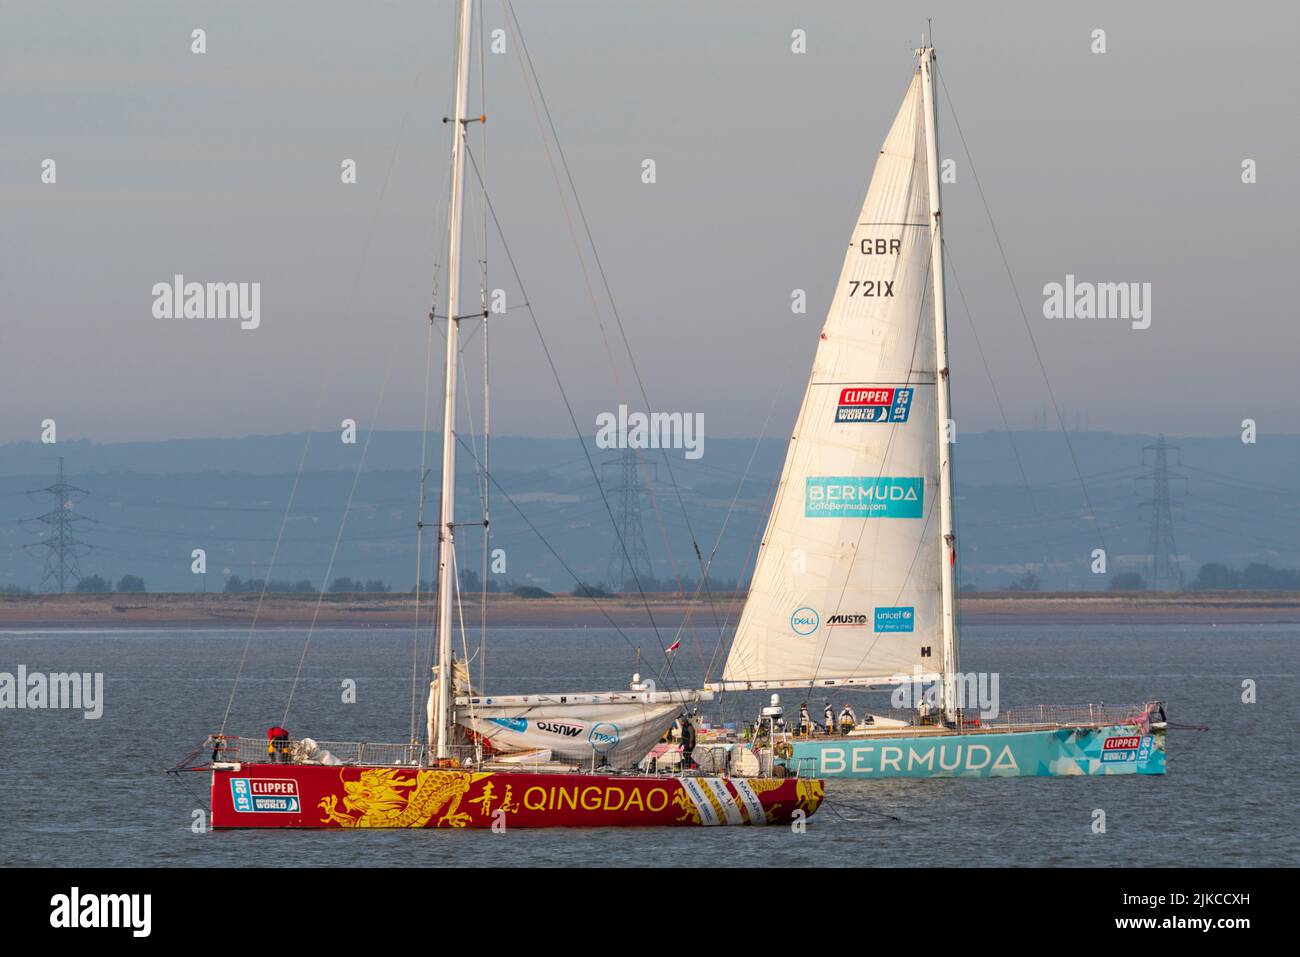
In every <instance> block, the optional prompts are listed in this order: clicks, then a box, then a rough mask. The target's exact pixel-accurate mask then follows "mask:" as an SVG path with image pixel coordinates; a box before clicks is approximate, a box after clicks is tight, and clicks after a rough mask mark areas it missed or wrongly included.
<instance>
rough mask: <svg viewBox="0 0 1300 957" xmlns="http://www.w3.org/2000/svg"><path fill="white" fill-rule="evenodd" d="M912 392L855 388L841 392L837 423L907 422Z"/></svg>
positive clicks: (892, 389) (837, 409)
mask: <svg viewBox="0 0 1300 957" xmlns="http://www.w3.org/2000/svg"><path fill="white" fill-rule="evenodd" d="M911 408H912V390H911V389H910V388H907V389H894V388H884V389H881V388H866V387H862V388H859V387H853V388H848V389H844V390H842V391H841V392H840V401H839V405H838V406H837V407H836V409H835V421H836V422H906V421H907V413H908V411H909V410H910V409H911Z"/></svg>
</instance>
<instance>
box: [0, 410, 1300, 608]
mask: <svg viewBox="0 0 1300 957" xmlns="http://www.w3.org/2000/svg"><path fill="white" fill-rule="evenodd" d="M308 439H310V443H309V445H308V446H307V447H308V454H307V458H306V460H305V467H304V471H303V474H302V477H301V480H300V482H299V484H298V490H297V494H296V498H295V502H294V508H293V511H292V512H291V514H290V517H289V519H288V521H287V522H285V523H284V528H283V534H282V535H281V521H282V518H283V514H284V507H285V504H286V502H287V501H288V498H289V495H290V492H291V490H292V488H293V486H294V479H295V476H296V475H297V470H298V464H299V461H300V460H301V459H302V455H303V449H304V444H305V443H307V442H308ZM361 439H364V436H361ZM437 441H438V437H436V436H434V437H431V439H430V443H431V444H430V448H431V450H434V453H433V454H431V456H430V460H431V461H433V460H436V457H437V456H436V449H437ZM1154 441H1155V438H1154V437H1152V436H1145V435H1118V434H1113V433H1100V432H1095V433H1094V432H1072V433H1069V434H1068V445H1067V436H1063V435H1062V434H1061V433H1059V432H1017V433H1010V434H1008V433H999V432H986V433H978V434H959V436H958V442H957V447H956V452H955V462H956V480H957V508H958V536H959V541H960V558H961V562H960V573H961V579H962V582H963V583H964V584H965V585H966V586H968V587H970V586H973V587H976V588H981V589H1002V588H1005V587H1007V586H1008V585H1009V584H1010V583H1011V582H1012V581H1013V580H1015V579H1017V578H1019V577H1020V576H1022V575H1024V574H1025V573H1026V572H1029V571H1032V572H1033V573H1034V574H1035V575H1036V576H1037V577H1038V579H1039V581H1040V582H1041V587H1043V588H1044V589H1087V590H1091V589H1102V588H1105V587H1106V583H1107V581H1108V576H1097V575H1093V574H1091V572H1090V564H1091V561H1092V550H1093V549H1094V548H1099V547H1105V548H1106V550H1107V554H1108V558H1109V566H1108V571H1109V572H1110V573H1111V574H1114V573H1118V572H1125V571H1129V572H1139V573H1142V572H1144V570H1145V563H1146V561H1147V556H1148V554H1149V541H1148V539H1149V531H1150V508H1149V506H1147V505H1145V504H1144V503H1145V502H1147V501H1149V500H1150V498H1151V482H1150V481H1147V480H1145V479H1144V478H1143V477H1144V476H1148V475H1149V474H1150V472H1151V469H1150V465H1149V463H1150V454H1149V453H1148V455H1147V463H1148V464H1146V465H1144V464H1143V453H1142V449H1143V446H1145V445H1150V444H1152V443H1153V442H1154ZM420 442H421V438H420V435H419V434H418V433H414V432H384V433H378V434H376V435H375V437H374V439H373V440H372V442H371V445H370V448H369V450H368V452H367V455H366V461H365V469H364V470H363V472H362V474H361V479H360V482H359V484H358V487H357V491H356V493H355V497H354V499H353V505H352V509H351V511H350V513H349V515H348V518H347V523H346V526H345V527H344V528H343V533H342V537H341V539H340V546H339V549H338V553H337V555H336V557H335V560H334V563H333V566H332V567H331V568H330V571H329V575H330V578H331V579H332V578H334V577H338V576H350V577H352V578H354V579H361V580H370V579H376V578H378V579H383V580H385V581H387V582H389V583H391V584H393V585H396V586H398V587H404V588H405V587H410V585H411V584H412V583H413V581H414V578H415V535H416V518H417V503H418V476H417V472H418V463H419V461H420ZM1169 442H1170V443H1171V444H1173V445H1177V446H1180V447H1181V453H1171V454H1170V465H1171V475H1172V476H1173V478H1172V480H1171V498H1172V501H1173V503H1174V507H1173V519H1174V533H1175V541H1176V546H1177V551H1178V553H1179V558H1180V563H1181V565H1182V569H1183V572H1184V575H1185V578H1186V580H1187V581H1188V582H1190V581H1191V580H1192V578H1193V577H1194V576H1195V574H1196V571H1197V569H1198V568H1199V566H1200V565H1201V564H1204V563H1207V562H1220V563H1222V564H1225V565H1227V566H1229V567H1232V568H1243V567H1245V565H1247V564H1249V563H1250V562H1263V563H1268V564H1271V565H1274V566H1276V567H1280V568H1294V567H1297V566H1300V436H1267V435H1265V436H1261V438H1260V440H1259V442H1258V443H1257V444H1255V445H1243V444H1242V443H1241V442H1240V440H1239V439H1238V438H1237V437H1236V436H1235V435H1234V436H1229V437H1225V438H1217V439H1216V438H1200V437H1198V438H1186V439H1177V438H1172V437H1171V438H1170V439H1169ZM361 447H362V446H361V442H360V441H359V442H358V443H357V444H356V445H344V444H342V443H341V442H340V441H339V436H338V434H337V433H318V434H313V435H311V436H310V437H309V436H307V435H304V434H292V435H277V436H251V437H248V438H239V439H190V440H174V441H164V442H132V443H121V444H98V443H93V442H88V441H75V442H60V443H59V444H58V445H57V446H45V445H40V444H37V443H31V442H21V443H9V444H6V445H0V586H5V585H14V586H22V587H29V588H31V587H36V586H38V585H39V584H40V581H41V576H42V569H43V565H42V557H41V554H40V550H39V549H36V550H35V552H33V550H29V549H24V548H23V546H24V545H31V544H35V543H38V542H39V541H40V536H41V534H42V532H43V531H44V528H43V527H42V526H40V525H39V524H32V523H30V522H28V521H26V520H28V519H30V518H32V517H34V516H36V515H39V514H41V513H42V512H46V511H48V510H49V509H50V508H51V507H52V504H53V503H52V499H51V497H50V496H48V495H45V496H41V495H30V494H28V490H32V489H38V488H41V487H44V486H47V485H49V484H50V483H51V482H52V481H53V476H54V473H55V471H56V469H57V459H58V457H59V456H63V457H64V459H65V461H66V467H67V471H68V476H69V479H70V481H72V482H73V484H76V485H78V486H81V487H83V488H85V489H87V490H88V491H89V492H90V493H91V494H90V495H89V497H87V498H86V499H85V500H84V501H82V502H79V503H78V504H77V505H76V510H77V513H78V514H80V515H85V516H87V517H89V518H91V519H93V520H94V521H93V522H87V523H84V524H83V525H82V526H81V527H80V528H79V529H78V535H79V536H80V537H81V538H82V539H84V540H85V541H86V542H87V543H89V544H90V545H92V546H93V547H92V548H91V549H90V550H88V551H86V552H85V553H84V554H82V555H81V557H80V567H81V571H82V572H83V573H84V574H88V575H89V574H98V575H101V576H103V577H104V578H105V579H108V580H109V581H117V580H118V579H119V578H120V577H121V576H122V575H124V574H128V573H132V574H137V575H140V576H141V577H142V578H144V580H145V582H146V584H147V586H148V587H149V588H150V589H151V590H194V591H197V590H201V589H202V588H203V587H204V582H203V581H202V580H200V579H199V578H197V577H196V576H194V575H192V574H191V573H190V564H191V558H190V555H191V552H192V551H193V549H195V548H203V549H205V550H206V553H207V557H208V565H209V570H208V576H207V580H206V587H207V589H208V590H212V591H219V590H221V588H222V587H223V585H224V572H225V570H226V569H229V570H230V573H231V574H232V575H238V576H240V577H241V578H245V579H247V578H250V577H252V578H257V577H259V576H264V575H265V574H266V569H267V564H268V562H269V561H270V559H271V556H272V553H273V551H274V550H275V547H276V540H277V538H280V550H279V555H278V558H277V560H276V563H275V567H274V569H273V570H272V572H271V574H272V577H274V578H277V579H284V580H288V581H299V580H301V579H308V580H310V581H311V582H312V583H313V584H314V585H319V584H320V582H321V579H322V578H323V577H324V576H325V574H326V569H327V567H330V566H329V563H330V556H331V552H332V551H333V548H334V543H335V539H336V537H337V536H338V535H339V525H340V519H341V517H342V515H343V507H344V503H346V502H347V501H348V497H349V493H350V490H351V487H352V481H353V475H354V473H355V470H356V467H357V463H358V461H359V460H360V455H361ZM754 453H755V442H754V440H752V439H711V438H710V439H706V441H705V445H704V456H703V458H701V459H698V460H695V461H690V460H686V459H685V458H684V457H683V456H682V455H681V453H680V452H677V453H669V455H670V456H671V457H670V458H668V459H667V460H666V461H665V459H664V453H662V452H658V451H650V452H647V456H648V460H649V461H650V462H654V463H657V464H656V465H655V467H654V468H653V469H652V473H653V475H652V482H653V499H652V498H651V495H650V494H649V493H647V492H645V491H643V492H642V498H641V510H642V515H643V526H644V534H645V540H646V543H647V549H648V551H649V553H650V559H651V561H652V563H653V569H652V573H653V576H654V577H655V578H657V579H660V580H662V581H666V582H671V581H674V580H675V579H676V578H677V577H678V576H680V579H681V580H682V581H683V582H684V583H685V584H686V587H687V588H688V589H690V588H693V586H694V583H695V581H696V579H697V577H698V574H699V564H698V562H697V560H696V558H695V554H694V549H693V547H692V543H691V539H690V535H689V534H688V532H687V528H688V525H689V528H690V529H691V530H692V531H693V532H694V535H695V538H696V540H697V542H698V544H699V547H700V550H701V552H702V553H703V554H704V555H705V556H707V555H709V554H710V553H711V552H713V551H714V549H715V545H716V550H717V557H716V559H715V562H714V564H713V566H712V569H711V576H712V577H713V578H715V579H719V580H720V581H722V582H724V583H725V582H727V581H734V580H736V579H738V578H739V579H741V580H742V584H743V579H744V578H745V577H746V576H747V575H748V573H749V570H750V568H751V567H752V561H753V558H752V556H753V548H754V545H755V543H756V541H757V539H758V536H759V535H760V534H761V532H762V525H763V523H764V521H765V519H766V515H767V510H768V507H769V504H770V497H771V495H772V492H773V489H774V483H775V480H776V478H777V476H778V474H779V471H780V468H781V463H782V460H783V457H784V454H785V439H784V438H781V439H767V440H765V441H763V442H761V443H759V445H758V450H757V453H756V454H754ZM751 454H753V455H754V462H753V465H752V467H751V468H750V470H749V474H748V476H747V479H746V481H745V482H744V484H743V487H741V484H740V483H741V480H742V478H744V477H745V468H746V463H747V462H748V461H749V459H750V456H751ZM588 455H589V456H590V458H591V460H592V462H594V463H595V465H596V469H597V472H598V473H599V474H600V475H601V476H602V479H603V481H604V482H605V489H606V496H605V498H606V500H607V501H609V502H610V507H611V508H612V507H614V506H615V504H616V502H617V495H618V489H617V487H616V486H617V482H616V479H617V478H618V470H617V469H614V468H610V467H608V466H607V465H606V463H611V464H612V463H613V462H614V461H616V459H617V455H618V453H617V452H611V451H608V450H601V449H595V448H591V447H589V448H587V449H586V450H585V451H584V449H583V448H582V446H580V445H579V443H578V442H577V440H576V439H567V440H566V439H527V438H512V437H504V438H495V439H493V443H492V463H493V474H494V477H495V479H496V482H498V483H499V484H500V486H501V488H503V489H504V490H505V492H506V493H508V494H509V496H510V497H511V498H512V499H513V500H514V503H515V505H514V506H512V505H511V503H510V502H509V501H507V500H506V498H505V496H503V495H502V494H501V493H500V492H499V491H497V489H496V488H493V489H492V547H493V548H502V549H504V550H505V557H506V571H505V572H504V573H503V574H502V575H501V576H500V578H501V580H502V581H503V582H504V581H505V580H508V581H509V582H511V583H512V584H514V585H520V584H524V585H535V586H538V587H542V588H547V589H548V590H552V591H561V592H564V593H567V592H569V591H570V590H571V589H572V588H573V587H574V585H575V584H576V581H575V578H577V579H580V580H581V581H583V582H585V583H588V584H598V583H601V582H604V581H607V580H608V578H609V572H610V568H609V565H610V559H611V556H612V553H613V546H614V545H615V542H616V540H615V538H614V536H613V533H612V530H611V523H610V518H609V513H608V511H607V508H606V503H605V501H602V497H601V495H600V494H599V492H600V488H599V486H598V484H597V482H596V480H595V478H593V475H592V471H591V468H590V466H589V464H588ZM469 458H470V457H469V456H468V455H464V456H461V461H462V463H463V464H464V467H465V471H464V474H463V476H461V477H458V495H457V503H458V504H457V509H458V513H459V517H460V518H461V519H462V520H465V519H468V520H470V521H473V520H475V519H476V518H477V517H478V515H479V507H480V506H479V501H478V494H479V493H478V485H477V483H476V481H475V478H474V474H473V472H472V470H471V464H470V462H469ZM1076 461H1077V471H1076V466H1075V462H1076ZM1179 463H1181V464H1179ZM1022 469H1023V477H1022ZM1078 472H1082V473H1083V476H1084V482H1085V485H1086V496H1085V493H1084V490H1083V488H1081V486H1080V482H1079V478H1078ZM1026 479H1027V480H1028V490H1027V489H1026ZM428 482H429V485H428V489H429V492H430V496H429V500H428V502H427V504H426V509H427V511H426V515H425V520H426V522H429V523H433V522H436V514H435V513H436V508H437V485H438V475H437V473H436V472H434V473H433V474H431V475H430V476H429V479H428ZM674 485H675V486H676V490H677V491H674ZM738 488H739V491H740V494H739V497H738V499H737V503H736V506H735V511H734V513H733V514H732V515H731V517H730V519H729V521H727V522H726V532H725V535H724V536H723V537H722V539H721V540H720V541H719V540H718V535H719V531H720V530H721V529H722V527H723V524H724V518H726V515H727V510H728V508H729V507H730V504H731V502H732V500H733V498H736V496H737V490H738ZM678 494H680V496H681V503H680V504H679V502H678V498H677V496H678ZM515 506H517V508H518V510H519V511H516V507H515ZM683 508H684V510H685V515H683ZM520 511H522V513H523V515H522V517H521V515H520V514H519V512H520ZM530 523H531V526H532V527H530ZM534 529H536V532H535V531H534ZM537 533H540V534H541V535H542V536H544V537H545V539H546V542H547V543H549V547H548V545H547V544H543V543H542V542H541V541H540V540H539V537H538V534H537ZM459 535H460V541H461V543H462V545H461V548H460V553H459V554H460V559H459V560H460V563H461V567H462V569H467V568H468V569H474V570H477V569H479V567H480V549H481V538H482V534H481V531H480V530H479V529H477V528H473V527H468V528H464V529H462V530H461V531H460V533H459ZM432 540H433V533H432V530H431V529H428V528H426V534H425V545H426V548H428V547H429V546H430V545H431V544H432ZM665 540H666V542H667V547H665ZM670 555H671V558H670ZM566 566H567V569H566ZM422 567H423V569H424V571H423V572H422V575H423V577H425V578H426V579H428V578H429V577H431V573H430V572H429V571H428V569H429V568H430V567H431V555H430V554H428V553H427V554H426V556H425V558H424V561H423V563H422Z"/></svg>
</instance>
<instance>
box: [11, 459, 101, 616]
mask: <svg viewBox="0 0 1300 957" xmlns="http://www.w3.org/2000/svg"><path fill="white" fill-rule="evenodd" d="M28 494H30V495H53V496H54V508H53V509H51V510H50V511H48V512H46V513H45V514H44V515H38V516H37V517H36V518H32V519H28V521H30V522H40V523H41V524H43V525H45V526H46V527H47V528H48V529H49V531H48V532H46V533H45V535H44V537H43V539H42V540H41V541H39V542H35V543H34V544H31V545H24V546H23V547H24V548H26V549H27V550H28V551H35V550H36V549H43V550H44V552H45V569H44V571H43V572H42V575H41V591H51V590H52V587H51V586H54V585H57V586H58V590H59V593H60V594H62V593H63V592H66V591H67V590H68V585H69V584H73V585H75V584H76V582H77V581H78V580H79V579H80V578H81V565H80V563H79V562H78V561H77V554H78V552H80V551H81V550H82V549H87V548H89V547H90V546H89V545H88V544H87V543H85V542H83V541H81V540H80V539H78V538H77V537H76V536H75V535H74V534H73V532H74V530H75V528H76V524H77V523H78V522H88V521H90V519H88V518H86V517H85V516H84V515H77V514H75V513H74V512H73V507H74V506H75V505H76V503H77V502H78V501H80V500H81V499H84V498H85V497H86V496H87V495H89V494H90V493H89V492H88V491H86V490H85V489H84V488H78V487H77V486H75V485H69V484H68V481H67V477H66V476H65V475H64V472H63V457H62V456H60V457H59V477H58V479H57V480H56V481H55V482H54V484H53V485H47V486H46V487H45V488H40V489H31V490H30V491H29V492H28Z"/></svg>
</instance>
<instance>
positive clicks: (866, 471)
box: [723, 71, 942, 686]
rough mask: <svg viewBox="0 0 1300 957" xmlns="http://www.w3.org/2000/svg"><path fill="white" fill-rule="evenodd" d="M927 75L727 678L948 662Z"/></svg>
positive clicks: (913, 95) (810, 399)
mask: <svg viewBox="0 0 1300 957" xmlns="http://www.w3.org/2000/svg"><path fill="white" fill-rule="evenodd" d="M922 82H923V81H922V78H921V75H920V73H919V71H918V73H917V75H916V76H915V77H914V78H913V80H912V83H911V85H910V86H909V87H908V90H907V95H906V96H905V97H904V99H903V104H902V107H901V108H900V109H899V111H898V115H897V117H896V118H895V119H894V123H893V126H892V128H891V129H890V131H889V135H888V136H887V137H886V139H885V143H884V148H883V149H881V151H880V153H879V155H878V157H877V159H876V168H875V173H874V174H873V176H872V178H871V185H870V188H869V189H868V191H867V198H866V202H865V203H864V204H863V206H862V213H861V215H859V217H858V222H857V225H856V226H855V227H854V229H853V232H852V235H851V238H850V242H849V248H848V252H847V253H846V254H845V257H844V268H843V270H842V271H841V273H840V280H839V284H838V286H836V288H835V295H834V298H833V299H832V301H831V307H830V312H829V314H828V315H827V317H826V324H825V326H823V328H822V333H821V339H820V341H819V343H818V346H817V354H816V357H815V359H814V361H813V368H812V375H811V377H810V378H809V380H808V387H807V390H806V391H805V393H804V398H803V404H802V406H801V407H800V410H799V417H798V419H797V420H796V423H795V428H794V433H793V436H792V437H791V439H790V446H789V450H788V452H787V453H786V459H785V466H784V469H783V471H782V474H781V483H780V486H779V488H778V491H777V496H776V501H775V504H774V505H773V509H772V514H771V517H770V518H769V521H768V525H767V530H766V533H765V534H764V537H763V542H762V545H761V547H760V550H759V553H758V560H757V564H756V567H755V569H754V578H753V582H752V584H751V586H750V589H749V596H748V599H747V601H746V604H745V608H744V611H743V613H742V615H741V618H740V623H739V625H738V626H737V631H736V637H735V639H734V641H733V643H732V648H731V653H730V656H729V658H728V659H727V664H726V667H725V669H724V671H723V682H724V684H725V685H726V686H735V685H744V684H747V683H751V682H752V683H755V684H769V685H770V684H786V685H794V684H799V683H803V682H808V683H822V682H825V683H839V682H843V681H846V680H854V681H857V682H860V683H867V684H870V683H875V682H874V679H880V681H881V682H882V683H884V682H886V681H888V679H889V678H890V677H891V676H894V675H896V674H908V675H910V674H912V672H913V669H914V667H916V666H919V667H920V668H921V669H922V671H924V672H927V673H930V672H936V671H938V670H939V669H940V662H941V661H942V623H941V621H940V617H941V606H942V596H941V587H942V586H941V580H940V568H939V563H940V561H941V555H942V553H941V548H940V541H939V539H940V522H939V509H938V507H937V505H936V502H937V495H938V438H939V430H938V423H937V420H936V413H935V379H936V370H935V364H936V363H935V338H934V337H935V325H934V314H933V309H932V306H931V302H932V295H931V273H930V265H931V264H930V259H931V240H930V214H929V197H928V169H927V163H926V143H925V115H924V104H923V99H922V85H921V84H922Z"/></svg>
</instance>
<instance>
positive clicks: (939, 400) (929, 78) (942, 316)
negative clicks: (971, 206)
mask: <svg viewBox="0 0 1300 957" xmlns="http://www.w3.org/2000/svg"><path fill="white" fill-rule="evenodd" d="M918 54H919V55H920V57H921V71H922V74H923V75H922V79H923V81H924V82H923V83H922V84H921V90H922V92H923V97H924V100H925V151H926V166H927V167H928V169H929V173H930V271H931V273H932V274H933V275H934V347H935V369H936V370H937V374H936V376H935V417H936V420H937V421H936V423H935V427H936V428H937V429H938V431H939V530H940V538H939V550H940V554H939V556H938V557H939V564H940V569H941V571H940V577H941V580H942V585H943V701H942V703H943V711H944V717H945V718H946V719H948V720H949V721H954V720H956V717H957V714H956V701H955V700H954V699H955V697H956V695H955V693H954V692H955V683H956V674H957V667H958V664H957V609H956V604H957V595H956V591H957V588H956V577H957V534H956V529H955V528H954V527H953V507H952V445H951V443H949V441H948V421H949V420H950V419H951V418H952V399H951V395H950V389H949V382H948V316H947V311H948V310H947V300H946V298H945V297H944V290H943V222H942V217H941V216H940V209H939V133H938V129H937V127H936V123H935V109H934V100H935V92H934V60H935V55H934V47H929V46H927V47H922V48H921V49H920V50H919V51H918Z"/></svg>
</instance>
